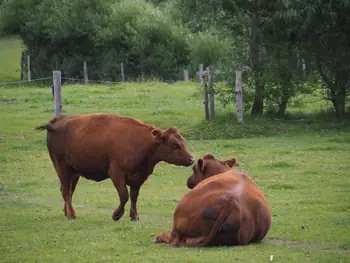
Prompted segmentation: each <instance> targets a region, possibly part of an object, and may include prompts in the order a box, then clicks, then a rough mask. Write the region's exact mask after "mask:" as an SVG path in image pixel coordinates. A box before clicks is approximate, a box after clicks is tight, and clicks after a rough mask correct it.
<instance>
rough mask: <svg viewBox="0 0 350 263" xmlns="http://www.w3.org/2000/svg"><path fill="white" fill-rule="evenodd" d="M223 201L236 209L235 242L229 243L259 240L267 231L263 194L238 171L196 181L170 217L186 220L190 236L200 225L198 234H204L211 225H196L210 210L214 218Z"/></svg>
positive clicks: (249, 179) (268, 217)
mask: <svg viewBox="0 0 350 263" xmlns="http://www.w3.org/2000/svg"><path fill="white" fill-rule="evenodd" d="M227 200H235V201H237V203H238V204H239V206H240V215H239V217H240V220H241V227H240V231H239V233H238V236H237V239H235V238H232V239H231V240H233V244H236V242H237V244H238V243H244V244H246V243H248V242H250V241H254V240H256V241H258V240H261V239H262V238H263V237H264V236H265V235H266V234H267V232H268V230H269V228H270V224H271V215H270V209H269V206H268V204H267V201H266V198H265V196H264V194H263V193H262V191H261V190H260V189H259V188H258V187H257V185H256V184H255V183H254V181H253V180H251V178H250V177H249V176H247V175H246V174H244V173H243V172H241V171H238V170H230V171H228V172H225V173H222V174H219V175H215V176H212V177H209V178H207V179H205V180H203V181H202V182H200V183H199V184H198V185H197V186H196V187H195V188H194V189H192V190H191V191H189V192H187V193H186V194H185V196H184V198H183V199H182V200H181V201H180V203H179V205H178V207H179V208H180V209H177V210H179V211H175V215H174V217H178V218H182V220H183V218H186V219H187V224H188V225H190V226H191V227H190V228H191V229H189V233H191V234H193V232H194V231H195V229H196V225H195V224H197V226H200V228H201V231H205V229H206V228H208V229H209V228H210V227H211V225H207V224H201V223H199V222H200V221H201V220H202V221H203V219H205V218H203V215H205V214H207V215H206V216H208V217H210V213H211V211H212V212H213V215H212V216H213V218H215V217H216V216H217V214H218V211H219V209H220V207H222V206H223V205H225V202H227ZM194 211H197V212H194ZM176 213H177V214H176ZM208 213H209V214H208ZM232 216H233V217H236V213H235V212H233V214H232ZM237 216H238V215H237ZM201 217H202V218H201ZM196 220H197V223H196ZM235 220H236V218H231V221H235ZM225 239H226V238H225V237H224V238H223V240H224V241H225V242H226V241H227V239H226V240H225ZM236 240H239V241H236ZM225 242H224V243H225Z"/></svg>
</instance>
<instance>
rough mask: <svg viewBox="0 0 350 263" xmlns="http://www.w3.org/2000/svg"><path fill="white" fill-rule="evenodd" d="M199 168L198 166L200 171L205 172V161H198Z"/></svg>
mask: <svg viewBox="0 0 350 263" xmlns="http://www.w3.org/2000/svg"><path fill="white" fill-rule="evenodd" d="M197 166H198V169H199V171H201V172H204V167H205V165H204V160H203V159H198V161H197Z"/></svg>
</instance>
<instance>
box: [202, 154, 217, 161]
mask: <svg viewBox="0 0 350 263" xmlns="http://www.w3.org/2000/svg"><path fill="white" fill-rule="evenodd" d="M203 159H212V160H214V159H215V157H214V155H212V154H211V153H207V154H206V155H204V157H203Z"/></svg>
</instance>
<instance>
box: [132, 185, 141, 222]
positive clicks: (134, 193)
mask: <svg viewBox="0 0 350 263" xmlns="http://www.w3.org/2000/svg"><path fill="white" fill-rule="evenodd" d="M139 192H140V186H138V187H132V186H130V201H131V206H130V219H131V221H139V216H138V213H137V207H136V202H137V197H138V196H139Z"/></svg>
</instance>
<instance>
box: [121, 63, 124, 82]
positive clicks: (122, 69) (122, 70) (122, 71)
mask: <svg viewBox="0 0 350 263" xmlns="http://www.w3.org/2000/svg"><path fill="white" fill-rule="evenodd" d="M120 70H121V73H122V82H124V81H125V76H124V63H123V62H122V63H120Z"/></svg>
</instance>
